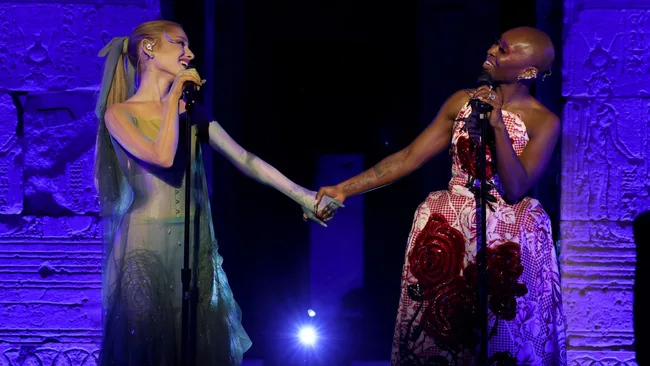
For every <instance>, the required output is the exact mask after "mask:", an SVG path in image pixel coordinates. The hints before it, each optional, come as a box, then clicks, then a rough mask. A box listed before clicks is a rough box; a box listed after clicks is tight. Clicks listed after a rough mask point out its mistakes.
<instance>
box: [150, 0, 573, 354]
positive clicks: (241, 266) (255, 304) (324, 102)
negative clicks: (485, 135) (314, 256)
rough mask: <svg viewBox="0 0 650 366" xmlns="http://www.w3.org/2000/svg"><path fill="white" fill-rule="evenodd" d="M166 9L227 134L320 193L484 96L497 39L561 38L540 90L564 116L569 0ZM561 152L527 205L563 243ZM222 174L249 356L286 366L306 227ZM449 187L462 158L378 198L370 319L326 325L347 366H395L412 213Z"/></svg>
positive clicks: (221, 207) (284, 204)
mask: <svg viewBox="0 0 650 366" xmlns="http://www.w3.org/2000/svg"><path fill="white" fill-rule="evenodd" d="M161 5H162V9H163V17H164V18H166V19H171V20H175V21H177V22H179V23H181V24H182V25H183V26H184V28H185V30H186V32H187V34H188V36H189V38H190V41H191V47H192V49H193V51H194V52H195V53H196V54H197V60H196V67H197V69H198V70H199V72H200V73H201V74H202V76H203V77H204V78H205V79H207V80H208V84H209V87H208V88H207V89H206V90H205V94H204V96H203V97H204V100H203V102H204V103H205V104H206V105H208V106H210V107H211V108H212V110H213V112H214V115H215V117H216V118H217V119H218V120H219V122H220V123H221V124H222V125H223V126H224V128H225V129H226V130H227V131H228V132H229V133H230V134H231V136H232V137H233V138H234V139H235V140H236V141H237V142H239V143H240V144H241V145H242V146H243V147H244V148H246V149H248V150H250V151H251V152H253V153H255V154H256V155H258V156H259V157H261V158H262V159H264V160H265V161H266V162H268V163H269V164H271V165H273V166H274V167H276V168H277V169H278V170H279V171H281V172H282V173H284V174H285V175H286V176H288V177H289V178H290V179H292V180H294V181H295V182H297V183H298V184H301V185H303V186H305V187H308V188H310V189H313V190H316V189H317V188H318V187H315V186H314V184H312V177H313V176H314V174H315V167H316V163H315V162H316V158H317V157H318V156H319V155H321V154H349V153H355V154H363V155H364V158H365V162H366V166H367V167H370V166H371V165H373V164H375V163H376V162H378V161H379V160H381V159H382V158H383V157H385V156H387V155H389V154H391V153H393V152H396V151H397V150H399V149H401V148H403V147H404V146H406V145H407V144H408V143H409V142H411V141H412V140H413V139H414V138H415V136H416V135H417V134H418V133H419V132H420V131H422V129H423V128H424V127H425V126H426V125H427V124H428V123H429V122H430V121H431V119H432V118H433V117H434V116H435V114H436V112H437V110H438V108H439V107H440V106H441V104H442V102H443V101H444V100H445V99H446V98H447V97H448V96H449V95H450V94H452V93H453V92H454V91H456V90H458V89H461V88H466V87H472V86H473V85H474V84H475V80H476V77H477V76H478V74H479V72H480V71H481V64H482V62H483V60H484V59H485V53H486V51H487V49H488V48H489V46H490V45H491V44H492V41H493V40H494V38H495V37H497V36H498V35H499V34H500V32H502V31H505V30H507V29H510V28H513V27H516V26H522V25H528V26H538V27H539V28H541V29H543V30H545V31H546V32H547V33H549V35H551V37H552V38H553V40H554V42H555V46H556V55H557V56H556V62H555V65H554V68H553V71H554V74H555V75H554V76H553V77H551V78H549V79H547V81H545V82H544V83H542V84H540V85H539V86H538V87H537V88H536V90H535V92H536V96H537V97H538V98H539V99H540V100H541V101H542V102H543V103H544V104H545V105H547V106H548V107H549V108H550V109H551V110H553V111H554V112H555V113H557V114H558V115H561V108H562V99H561V90H560V86H561V80H560V77H559V76H560V74H561V73H560V70H559V67H560V65H561V57H562V55H561V50H562V47H561V44H562V41H561V38H562V28H561V27H562V19H563V18H562V9H563V6H562V2H561V1H558V0H539V1H513V0H508V1H506V0H502V1H496V0H495V1H478V0H476V1H423V0H422V1H391V2H383V3H382V2H377V1H367V0H357V1H349V0H348V1H340V0H330V1H305V0H281V1H252V0H247V1H244V0H221V1H216V2H215V1H213V0H205V1H203V0H196V1H191V2H190V1H174V0H161ZM559 152H560V146H559V144H558V146H557V148H556V154H555V156H554V159H553V161H552V162H551V165H550V166H549V168H548V170H547V174H546V175H545V176H544V178H543V179H542V180H541V182H540V183H539V184H538V185H537V186H536V187H535V188H534V189H533V191H532V192H531V193H530V194H531V195H532V196H534V197H536V198H538V199H539V200H540V201H541V202H542V204H543V205H544V207H545V209H546V211H547V212H548V213H549V215H550V216H551V219H552V221H553V225H554V234H555V235H556V237H557V234H558V230H557V227H558V226H557V223H558V219H559V217H558V213H559V198H560V192H559V189H560V188H559V187H560V181H559V179H560V163H559V162H560V153H559ZM212 165H213V211H214V215H215V216H214V219H215V229H216V233H217V239H218V241H219V243H220V253H221V254H222V255H223V256H224V258H225V262H224V268H225V270H226V272H227V273H228V276H229V281H230V284H231V286H232V288H233V291H234V293H235V297H236V299H237V301H238V302H239V304H240V306H241V308H242V311H243V314H244V318H243V322H244V326H245V328H246V330H247V331H248V333H249V335H250V337H251V338H252V340H253V343H254V344H253V347H252V349H251V350H250V351H249V352H247V354H246V358H251V359H252V358H257V359H265V360H266V361H267V363H266V365H270V364H278V365H286V364H287V363H286V359H287V358H286V352H287V351H286V349H287V346H286V344H287V343H286V342H287V340H286V337H288V333H289V332H291V331H292V325H293V323H295V321H296V318H297V317H299V316H303V314H304V311H305V310H306V309H307V308H308V306H309V305H308V303H309V278H308V273H309V268H308V265H309V262H308V251H309V241H308V234H309V226H308V225H307V224H305V223H304V222H303V221H302V220H301V211H300V208H299V207H298V206H297V205H296V204H295V203H294V202H293V201H291V200H289V199H288V198H286V197H285V196H283V195H282V194H280V193H279V192H277V191H274V190H273V189H271V188H268V187H265V186H262V185H260V184H259V183H257V182H255V181H253V180H251V179H249V178H247V177H245V176H243V175H242V174H240V173H239V172H238V171H237V170H236V169H235V168H234V167H233V166H232V165H230V164H229V163H228V162H227V161H226V160H225V159H223V158H222V157H220V156H215V157H214V159H213V164H212ZM449 179H450V159H449V157H448V156H447V155H446V154H442V155H441V156H439V157H437V158H435V159H433V160H432V161H431V162H429V163H427V164H426V165H424V166H423V167H422V168H421V169H420V170H419V171H417V172H416V173H415V174H413V175H411V176H410V177H407V178H405V179H403V180H402V181H400V182H399V183H398V184H394V185H391V186H388V187H385V188H383V189H381V190H378V191H374V192H372V193H369V194H367V195H366V196H365V198H364V199H365V211H364V212H365V217H364V221H365V223H364V225H365V227H364V231H365V236H364V238H365V241H364V247H365V256H364V262H365V268H364V271H365V273H364V279H365V280H364V281H365V286H364V288H363V289H362V292H361V296H360V299H361V301H360V302H361V303H359V304H356V305H355V306H359V307H361V308H362V309H363V316H361V317H357V318H350V319H339V320H338V321H336V322H332V324H329V325H328V326H329V327H330V329H331V334H333V335H336V336H333V337H334V338H335V341H334V342H331V345H332V347H336V348H337V352H336V353H337V355H338V356H337V357H339V359H338V360H337V361H335V362H336V363H337V364H343V361H341V359H357V360H359V359H367V360H372V359H383V360H388V359H389V357H390V349H391V344H392V339H391V338H392V333H393V326H394V320H395V316H396V309H397V301H398V298H399V286H400V277H401V267H402V263H403V257H404V249H405V245H406V238H407V235H408V233H409V230H410V225H411V222H412V218H413V213H414V211H415V209H416V207H417V205H418V204H419V203H420V202H422V201H423V200H424V198H425V197H426V195H427V193H428V192H430V191H434V190H440V189H445V188H446V186H447V182H448V180H449ZM329 183H331V184H335V183H338V182H334V181H333V182H329ZM354 199H355V198H350V200H354ZM331 225H336V219H335V220H334V221H332V222H331ZM341 255H345V253H341ZM330 362H332V361H330ZM339 362H340V363H339ZM331 364H333V363H331Z"/></svg>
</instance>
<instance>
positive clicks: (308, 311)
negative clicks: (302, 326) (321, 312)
mask: <svg viewBox="0 0 650 366" xmlns="http://www.w3.org/2000/svg"><path fill="white" fill-rule="evenodd" d="M307 314H309V316H310V317H312V318H313V317H315V316H316V312H315V311H313V310H312V309H309V310H307Z"/></svg>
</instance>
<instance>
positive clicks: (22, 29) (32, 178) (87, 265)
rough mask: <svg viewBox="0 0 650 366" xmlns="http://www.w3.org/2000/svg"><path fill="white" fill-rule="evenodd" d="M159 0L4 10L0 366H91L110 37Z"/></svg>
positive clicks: (0, 23)
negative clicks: (101, 91) (100, 104)
mask: <svg viewBox="0 0 650 366" xmlns="http://www.w3.org/2000/svg"><path fill="white" fill-rule="evenodd" d="M159 13H160V5H159V2H158V1H157V0H96V1H93V0H72V1H70V0H68V1H64V0H62V1H47V0H41V1H36V0H15V1H13V2H12V1H3V2H2V3H0V27H1V29H0V365H1V366H5V365H47V366H49V365H94V364H95V361H96V358H97V349H98V345H97V341H98V340H99V338H100V335H101V306H100V305H101V304H100V294H101V245H100V242H99V240H98V238H99V230H98V225H97V211H98V201H97V198H96V194H95V190H94V186H93V178H92V171H93V169H92V168H93V154H94V144H95V131H96V128H97V121H96V118H95V116H94V106H95V100H96V94H97V90H98V85H99V82H100V81H101V73H102V66H103V60H104V59H101V58H98V57H97V52H98V51H99V50H100V49H101V47H103V46H104V45H105V44H106V43H108V41H110V39H111V38H112V37H114V36H122V35H128V34H129V32H130V31H131V30H132V29H133V27H134V26H136V25H137V24H138V23H141V22H142V21H145V20H150V19H157V18H159Z"/></svg>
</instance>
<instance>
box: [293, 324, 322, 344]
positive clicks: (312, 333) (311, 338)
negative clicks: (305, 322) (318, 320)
mask: <svg viewBox="0 0 650 366" xmlns="http://www.w3.org/2000/svg"><path fill="white" fill-rule="evenodd" d="M317 338H318V336H317V335H316V330H314V328H312V327H308V326H307V327H302V328H300V331H298V339H299V340H300V343H302V344H304V345H306V346H313V345H314V344H316V339H317Z"/></svg>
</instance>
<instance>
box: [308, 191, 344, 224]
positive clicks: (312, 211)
mask: <svg viewBox="0 0 650 366" xmlns="http://www.w3.org/2000/svg"><path fill="white" fill-rule="evenodd" d="M340 207H345V206H344V205H343V203H341V202H339V201H337V200H335V199H333V198H331V197H329V196H324V197H322V199H321V200H320V204H318V203H316V200H315V199H314V205H313V206H312V207H305V206H303V207H302V212H303V214H302V218H303V220H304V221H307V220H308V219H311V220H314V221H316V222H317V223H319V224H320V225H322V226H324V227H327V224H325V221H329V220H331V219H332V218H333V217H334V214H335V213H336V210H338V209H339V208H340ZM319 212H323V213H325V214H324V215H321V214H319Z"/></svg>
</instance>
